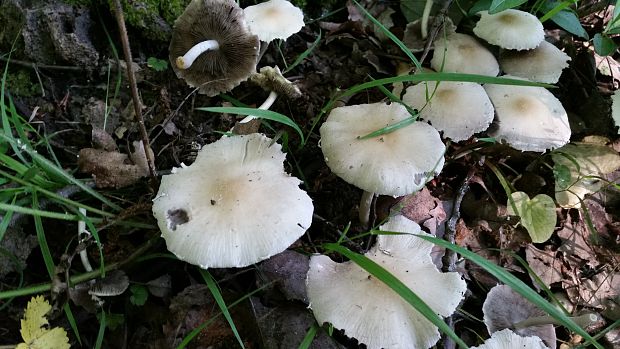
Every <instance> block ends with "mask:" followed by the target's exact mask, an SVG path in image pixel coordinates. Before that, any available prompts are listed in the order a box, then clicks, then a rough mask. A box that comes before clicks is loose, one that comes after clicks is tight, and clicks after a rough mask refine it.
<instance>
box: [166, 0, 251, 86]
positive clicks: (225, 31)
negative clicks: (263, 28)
mask: <svg viewBox="0 0 620 349" xmlns="http://www.w3.org/2000/svg"><path fill="white" fill-rule="evenodd" d="M206 40H215V41H216V42H217V45H218V48H217V49H212V50H208V51H205V52H203V53H201V54H200V55H199V56H198V57H197V58H196V60H195V61H194V62H193V63H192V64H191V66H189V67H188V68H186V69H181V68H179V67H178V66H177V58H179V57H182V56H184V55H185V54H186V53H187V52H188V51H189V50H190V49H191V48H192V47H194V46H195V45H196V44H198V43H201V42H204V41H206ZM258 45H259V41H258V38H257V37H256V36H255V35H252V34H251V33H250V32H249V31H248V29H247V25H246V23H245V20H244V17H243V10H242V9H241V8H240V7H239V6H238V5H237V4H236V3H235V2H234V1H232V0H192V2H191V3H190V4H189V5H188V6H187V8H186V9H185V11H184V12H183V14H182V15H181V16H180V17H179V18H178V19H177V20H176V22H175V23H174V30H173V32H172V40H171V41H170V48H169V51H170V56H169V58H170V62H171V63H172V69H173V70H174V72H175V73H176V74H177V76H178V77H180V78H183V79H185V81H186V82H187V83H188V85H190V86H192V87H200V93H203V94H206V95H208V96H215V95H217V94H219V93H220V92H225V91H229V90H231V89H232V88H234V87H235V86H237V85H239V83H241V82H242V81H245V80H246V79H247V78H248V76H249V75H250V74H251V73H252V72H254V71H255V69H256V57H257V54H258Z"/></svg>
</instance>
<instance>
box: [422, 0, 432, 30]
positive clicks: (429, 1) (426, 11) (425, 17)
mask: <svg viewBox="0 0 620 349" xmlns="http://www.w3.org/2000/svg"><path fill="white" fill-rule="evenodd" d="M432 8H433V0H426V4H424V11H423V12H422V22H421V24H420V34H421V35H422V39H426V37H427V36H428V19H429V17H430V15H431V9H432Z"/></svg>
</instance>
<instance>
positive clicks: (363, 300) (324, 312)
mask: <svg viewBox="0 0 620 349" xmlns="http://www.w3.org/2000/svg"><path fill="white" fill-rule="evenodd" d="M380 229H381V230H383V231H391V232H402V233H406V234H402V235H379V237H378V238H377V243H376V244H375V246H374V247H373V248H371V249H370V251H368V252H367V253H366V254H365V256H366V257H368V258H369V259H371V260H373V261H374V262H375V263H377V264H379V265H380V266H381V267H383V268H384V269H386V270H387V271H389V272H390V273H391V274H392V275H394V276H395V277H397V278H398V279H399V280H400V281H402V282H403V283H404V284H405V285H406V286H407V287H409V289H411V290H412V291H413V292H414V293H415V294H416V295H418V296H419V297H420V298H421V299H422V300H423V301H424V302H425V303H426V304H428V306H429V307H431V308H432V309H433V310H434V311H435V312H436V313H437V314H439V315H440V316H449V315H450V314H452V313H453V312H454V311H455V310H456V307H457V306H458V305H459V303H460V302H461V300H462V299H463V295H464V293H465V290H466V289H467V285H466V283H465V281H464V280H463V279H461V276H460V275H459V274H458V273H456V272H450V273H442V272H440V271H439V270H437V267H435V265H434V264H433V261H432V260H431V255H430V253H431V249H432V248H433V244H432V243H430V242H428V241H426V240H423V239H420V238H419V237H416V236H414V235H410V234H423V235H429V234H426V233H424V232H421V231H420V226H419V225H418V224H417V223H415V222H413V221H410V220H408V219H407V218H405V217H403V216H395V217H392V218H391V219H390V220H389V221H388V223H386V224H384V225H382V226H381V228H380ZM306 289H307V291H308V299H309V300H310V306H309V307H310V308H311V309H312V312H313V313H314V316H315V317H316V319H317V321H318V322H319V324H323V323H324V322H330V323H332V324H333V325H334V327H336V328H338V329H342V330H344V331H345V334H346V335H347V336H349V337H354V338H357V340H359V341H360V342H361V343H364V344H366V345H367V347H368V348H369V349H374V348H377V349H378V348H422V349H426V348H430V347H431V346H432V345H434V344H435V343H436V342H437V341H438V340H439V337H440V336H439V331H438V329H437V327H435V325H433V324H432V323H431V322H430V321H428V320H427V319H426V318H425V317H424V316H423V315H421V314H420V313H419V312H418V311H417V310H415V309H414V308H413V307H412V306H411V305H410V304H409V303H407V302H406V301H405V300H403V299H402V298H401V297H400V296H399V295H398V294H397V293H395V292H394V291H393V290H392V289H391V288H389V287H388V286H387V285H385V284H384V283H383V282H381V281H379V280H378V279H376V278H375V277H373V276H371V275H370V274H369V273H368V272H366V271H365V270H364V269H362V268H361V267H360V266H358V265H357V264H355V263H354V262H346V263H336V262H334V261H332V260H331V259H330V258H329V257H327V256H323V255H317V256H313V257H312V258H311V259H310V269H309V270H308V277H307V279H306Z"/></svg>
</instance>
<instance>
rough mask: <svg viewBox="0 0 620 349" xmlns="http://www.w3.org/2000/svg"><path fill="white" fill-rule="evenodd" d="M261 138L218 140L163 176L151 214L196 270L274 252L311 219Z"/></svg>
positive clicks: (275, 147) (304, 199)
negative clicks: (193, 158) (186, 163)
mask: <svg viewBox="0 0 620 349" xmlns="http://www.w3.org/2000/svg"><path fill="white" fill-rule="evenodd" d="M271 143H272V140H271V139H269V138H267V137H265V136H263V135H260V134H256V133H255V134H250V135H247V136H235V137H225V138H222V139H220V140H218V141H217V142H215V143H211V144H209V145H206V146H205V147H203V148H202V149H201V150H200V152H199V153H198V156H197V157H196V161H195V162H194V163H193V164H192V165H190V166H188V167H182V168H177V169H175V172H174V173H173V174H171V175H168V176H164V177H163V178H162V181H161V186H160V188H159V192H158V193H157V197H156V198H155V199H154V200H153V215H154V216H155V218H157V223H158V225H159V228H160V229H161V231H162V236H163V238H164V239H165V240H166V245H167V246H168V250H170V251H171V252H172V253H174V254H175V255H176V256H177V257H178V258H179V259H181V260H184V261H187V262H189V263H192V264H196V265H199V266H200V267H202V268H229V267H244V266H247V265H250V264H252V263H256V262H259V261H261V260H264V259H267V258H269V257H270V256H272V255H274V254H276V253H280V252H282V251H283V250H285V249H286V248H287V247H288V246H290V245H291V244H292V243H293V242H295V240H297V239H298V238H299V237H300V236H301V235H303V233H304V232H305V231H306V229H308V227H309V226H310V224H311V222H312V212H313V205H312V200H311V199H310V197H308V195H307V194H306V192H304V191H303V190H301V189H300V188H299V183H300V181H299V180H298V179H297V178H295V177H291V176H290V175H288V174H287V173H285V172H284V166H283V162H284V159H285V154H284V153H283V152H282V150H281V148H282V147H281V146H280V145H279V144H277V143H274V144H271Z"/></svg>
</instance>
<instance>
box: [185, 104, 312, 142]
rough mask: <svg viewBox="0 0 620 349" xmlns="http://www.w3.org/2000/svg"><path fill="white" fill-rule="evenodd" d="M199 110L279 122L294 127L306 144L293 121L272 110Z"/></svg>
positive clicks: (223, 108) (237, 108) (217, 108)
mask: <svg viewBox="0 0 620 349" xmlns="http://www.w3.org/2000/svg"><path fill="white" fill-rule="evenodd" d="M196 109H197V110H202V111H208V112H212V113H230V114H240V115H253V116H255V117H257V118H259V119H266V120H272V121H275V122H279V123H281V124H284V125H287V126H290V127H292V128H293V129H294V130H295V131H296V132H297V133H298V134H299V137H300V138H301V142H302V143H304V134H303V132H301V129H300V128H299V126H298V125H297V123H295V121H293V120H292V119H291V118H289V117H288V116H286V115H282V114H280V113H276V112H275V111H271V110H264V109H255V108H239V107H207V108H196Z"/></svg>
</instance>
